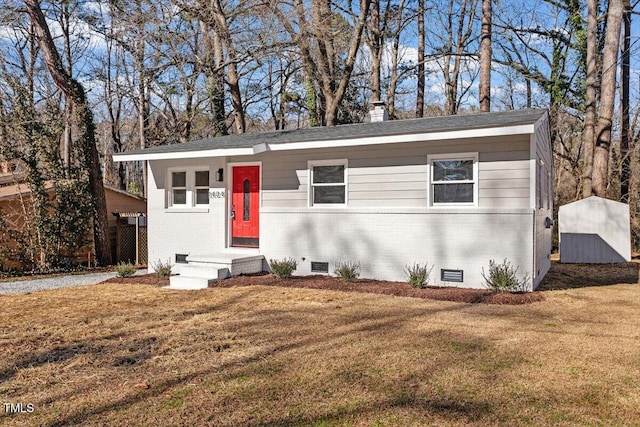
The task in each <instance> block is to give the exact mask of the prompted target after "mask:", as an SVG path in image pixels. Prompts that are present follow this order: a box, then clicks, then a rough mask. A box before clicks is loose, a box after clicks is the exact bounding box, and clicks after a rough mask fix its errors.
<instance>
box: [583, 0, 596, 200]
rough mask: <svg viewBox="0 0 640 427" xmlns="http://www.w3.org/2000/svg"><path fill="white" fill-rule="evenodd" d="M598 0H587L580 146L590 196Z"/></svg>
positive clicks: (584, 180) (585, 183)
mask: <svg viewBox="0 0 640 427" xmlns="http://www.w3.org/2000/svg"><path fill="white" fill-rule="evenodd" d="M597 14H598V0H588V1H587V55H586V56H587V64H586V94H585V114H584V132H583V134H582V147H583V149H582V150H583V156H584V175H583V179H582V197H589V196H591V194H592V192H593V189H592V188H591V185H592V178H593V150H594V144H595V126H596V84H597V83H596V73H597V65H596V55H597V46H596V43H597V39H596V34H597V31H598V16H597Z"/></svg>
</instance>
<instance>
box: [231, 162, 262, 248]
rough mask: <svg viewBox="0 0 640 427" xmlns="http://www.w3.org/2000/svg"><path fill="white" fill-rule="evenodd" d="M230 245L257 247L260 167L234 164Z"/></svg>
mask: <svg viewBox="0 0 640 427" xmlns="http://www.w3.org/2000/svg"><path fill="white" fill-rule="evenodd" d="M231 186H232V188H233V191H232V193H233V194H232V198H231V199H232V200H231V203H232V205H231V246H244V247H251V248H257V247H258V238H259V236H260V227H259V225H260V222H259V221H260V209H259V203H260V167H259V166H234V167H233V176H232V182H231Z"/></svg>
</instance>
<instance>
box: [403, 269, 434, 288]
mask: <svg viewBox="0 0 640 427" xmlns="http://www.w3.org/2000/svg"><path fill="white" fill-rule="evenodd" d="M431 270H433V265H432V266H431V268H429V264H428V263H425V264H424V265H423V264H418V263H415V264H413V266H408V265H407V266H405V269H404V273H405V274H406V275H407V282H409V284H410V285H411V286H413V287H414V288H418V289H422V288H424V287H425V286H426V285H427V283H429V276H430V275H431Z"/></svg>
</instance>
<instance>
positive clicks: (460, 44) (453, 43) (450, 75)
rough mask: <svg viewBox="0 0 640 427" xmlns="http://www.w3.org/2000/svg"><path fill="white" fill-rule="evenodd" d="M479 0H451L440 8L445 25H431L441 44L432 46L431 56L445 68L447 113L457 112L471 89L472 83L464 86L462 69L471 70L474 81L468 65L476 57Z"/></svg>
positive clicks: (433, 33)
mask: <svg viewBox="0 0 640 427" xmlns="http://www.w3.org/2000/svg"><path fill="white" fill-rule="evenodd" d="M477 4H478V0H449V2H448V4H447V6H446V7H442V5H441V7H440V8H439V9H438V10H441V12H440V13H441V17H440V21H441V22H443V24H444V26H445V28H432V29H431V34H432V37H431V39H432V40H433V42H435V43H438V44H437V45H436V46H433V50H434V54H433V55H432V57H433V58H434V59H437V64H438V66H439V67H440V68H441V70H442V76H443V78H444V84H445V93H444V96H445V114H448V115H452V114H457V113H458V109H459V108H460V104H461V103H462V100H463V99H464V97H465V96H466V94H467V93H468V92H469V90H470V89H471V83H470V82H466V83H464V84H462V85H461V77H462V75H463V72H464V71H465V67H466V71H469V72H470V73H471V74H472V76H471V78H470V80H474V79H475V77H476V74H477V73H475V72H474V71H473V70H471V68H470V67H469V66H468V61H467V59H469V58H471V57H472V56H475V53H472V52H471V49H470V46H471V43H472V42H473V41H474V37H473V34H474V31H473V30H474V22H475V11H476V7H477Z"/></svg>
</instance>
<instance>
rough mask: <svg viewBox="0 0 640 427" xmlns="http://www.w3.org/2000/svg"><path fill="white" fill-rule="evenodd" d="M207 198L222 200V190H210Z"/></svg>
mask: <svg viewBox="0 0 640 427" xmlns="http://www.w3.org/2000/svg"><path fill="white" fill-rule="evenodd" d="M209 198H211V199H223V198H224V190H210V191H209Z"/></svg>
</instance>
